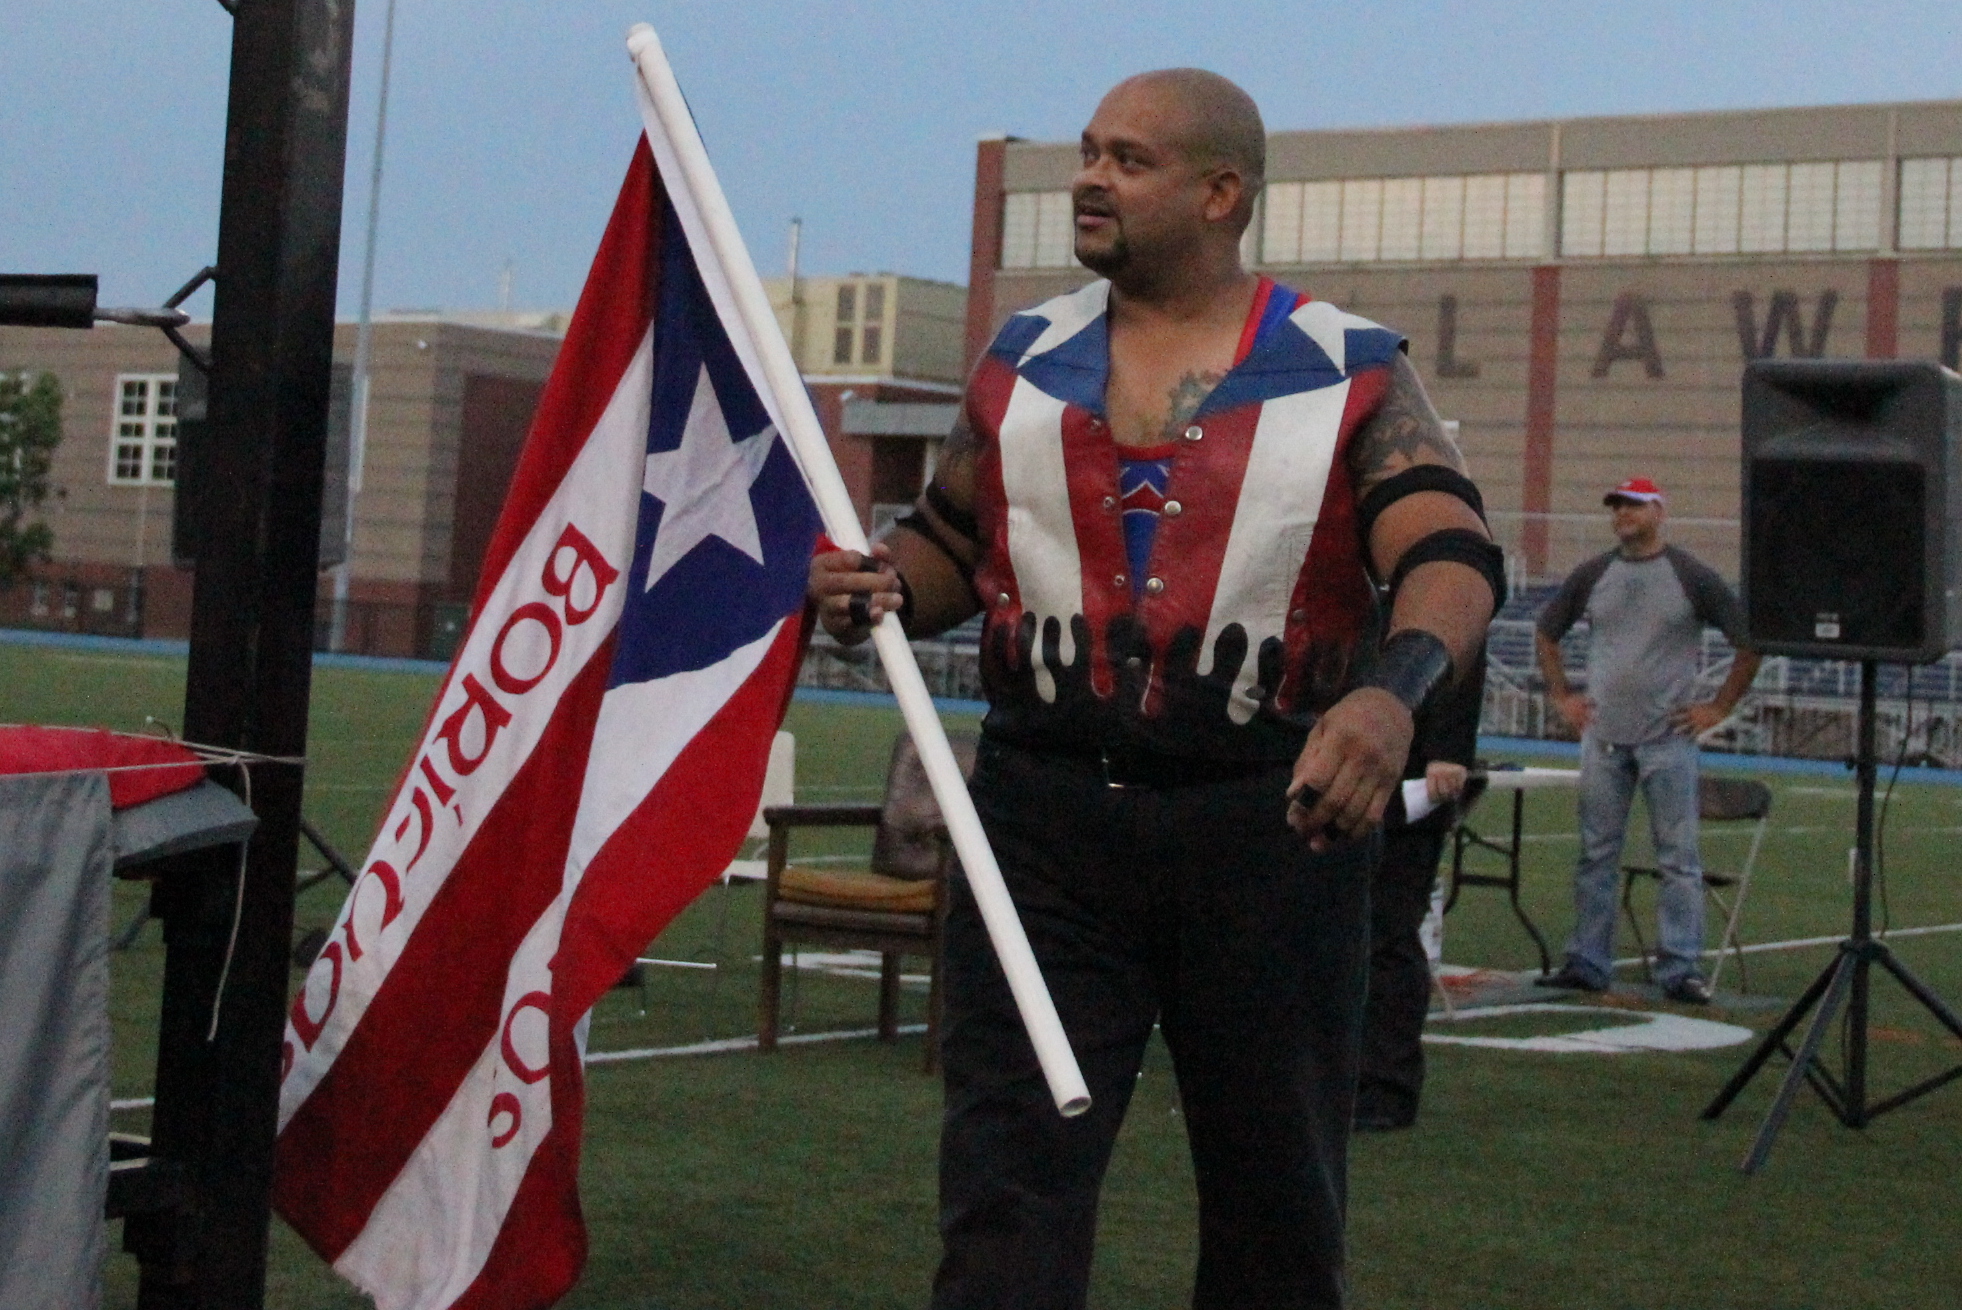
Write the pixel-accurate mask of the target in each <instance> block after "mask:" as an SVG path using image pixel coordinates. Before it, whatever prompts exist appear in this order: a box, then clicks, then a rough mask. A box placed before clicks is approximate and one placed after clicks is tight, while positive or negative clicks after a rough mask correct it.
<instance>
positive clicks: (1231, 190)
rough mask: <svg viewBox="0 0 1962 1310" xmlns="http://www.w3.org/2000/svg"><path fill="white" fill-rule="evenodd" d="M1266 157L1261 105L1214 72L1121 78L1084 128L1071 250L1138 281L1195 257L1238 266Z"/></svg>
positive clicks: (1177, 270) (1201, 263) (1089, 264)
mask: <svg viewBox="0 0 1962 1310" xmlns="http://www.w3.org/2000/svg"><path fill="white" fill-rule="evenodd" d="M1266 156H1267V132H1266V129H1265V127H1264V126H1263V125H1262V124H1261V121H1260V111H1259V110H1258V109H1256V108H1255V107H1254V102H1253V99H1252V98H1251V97H1250V96H1248V95H1247V93H1246V92H1245V91H1242V90H1241V89H1240V88H1239V87H1237V86H1235V85H1233V83H1231V82H1229V81H1227V80H1226V79H1225V78H1223V77H1221V76H1220V75H1219V74H1217V73H1208V72H1205V71H1203V70H1201V69H1197V68H1168V69H1164V70H1162V71H1160V72H1155V73H1140V74H1139V75H1138V76H1136V77H1131V78H1126V79H1125V80H1124V81H1122V82H1120V83H1118V84H1117V85H1116V86H1115V87H1112V88H1111V90H1110V93H1109V94H1108V95H1106V96H1105V97H1104V98H1103V100H1102V102H1101V103H1099V104H1098V106H1097V112H1096V113H1095V114H1093V115H1091V118H1090V122H1089V125H1088V126H1086V127H1085V128H1084V129H1083V141H1082V166H1081V167H1080V168H1078V170H1077V174H1076V178H1075V180H1074V181H1073V182H1072V184H1071V187H1070V191H1071V195H1072V198H1073V203H1074V207H1075V211H1076V257H1077V259H1078V261H1080V262H1081V263H1082V264H1083V265H1084V266H1085V267H1086V268H1089V269H1092V270H1094V271H1096V272H1098V273H1102V274H1103V275H1104V276H1105V277H1107V278H1110V279H1111V280H1112V281H1113V282H1122V281H1126V280H1128V281H1130V282H1131V283H1132V284H1133V288H1134V289H1135V288H1136V287H1137V286H1142V285H1143V284H1144V282H1145V281H1149V280H1152V279H1160V278H1166V277H1171V278H1177V277H1181V276H1185V275H1186V274H1187V273H1189V272H1190V271H1191V270H1192V269H1195V268H1215V269H1224V268H1227V267H1229V266H1230V267H1231V268H1233V269H1234V270H1237V269H1238V266H1239V250H1240V238H1241V235H1242V234H1243V233H1244V232H1245V231H1246V229H1247V224H1248V223H1250V222H1251V221H1252V220H1253V206H1254V197H1255V196H1257V195H1258V194H1259V193H1260V185H1261V176H1262V173H1263V172H1264V171H1265V168H1266ZM1195 261H1196V263H1195ZM1181 270H1183V271H1181Z"/></svg>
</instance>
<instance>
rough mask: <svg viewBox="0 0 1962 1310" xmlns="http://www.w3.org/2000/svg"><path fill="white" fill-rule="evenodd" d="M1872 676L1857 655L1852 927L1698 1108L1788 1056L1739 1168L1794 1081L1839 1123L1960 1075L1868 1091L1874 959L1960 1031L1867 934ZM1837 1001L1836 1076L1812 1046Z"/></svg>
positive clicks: (1715, 1105)
mask: <svg viewBox="0 0 1962 1310" xmlns="http://www.w3.org/2000/svg"><path fill="white" fill-rule="evenodd" d="M1878 682H1879V673H1878V666H1877V664H1876V663H1875V661H1873V660H1863V661H1861V664H1860V723H1859V730H1858V746H1857V753H1856V756H1855V769H1856V777H1857V779H1858V785H1859V809H1858V817H1857V819H1856V820H1855V825H1854V856H1853V933H1852V935H1851V936H1850V937H1848V938H1846V940H1844V941H1842V942H1841V943H1840V944H1839V953H1838V954H1837V955H1835V956H1834V957H1833V962H1832V963H1831V964H1829V965H1827V966H1826V969H1825V972H1823V973H1821V974H1820V975H1819V976H1818V977H1817V978H1815V979H1813V980H1812V985H1811V986H1809V987H1807V988H1806V989H1805V994H1804V995H1803V996H1801V997H1799V999H1798V1001H1797V1002H1796V1003H1795V1004H1794V1005H1793V1006H1792V1008H1791V1009H1789V1010H1787V1011H1786V1012H1785V1015H1784V1017H1783V1018H1781V1019H1780V1020H1779V1021H1778V1023H1777V1025H1776V1026H1775V1027H1773V1028H1772V1030H1771V1031H1770V1032H1768V1033H1766V1034H1765V1037H1764V1040H1763V1041H1761V1042H1759V1043H1758V1047H1757V1049H1756V1050H1755V1051H1753V1052H1752V1053H1751V1058H1750V1059H1748V1060H1746V1061H1745V1062H1744V1067H1743V1068H1741V1069H1739V1070H1738V1071H1737V1073H1736V1074H1735V1075H1734V1076H1732V1078H1731V1080H1730V1081H1729V1082H1728V1083H1726V1084H1725V1085H1724V1089H1723V1090H1722V1091H1720V1092H1718V1093H1717V1098H1716V1099H1715V1100H1714V1101H1712V1102H1710V1104H1709V1106H1708V1107H1707V1108H1706V1109H1705V1110H1704V1111H1703V1117H1704V1118H1705V1119H1715V1118H1717V1117H1718V1116H1719V1115H1721V1114H1723V1112H1724V1111H1725V1110H1726V1109H1727V1108H1729V1106H1730V1103H1731V1102H1732V1101H1733V1100H1735V1099H1737V1094H1738V1093H1739V1092H1741V1091H1743V1090H1744V1088H1745V1086H1746V1084H1748V1083H1749V1082H1750V1081H1751V1079H1753V1078H1754V1077H1756V1076H1757V1074H1758V1071H1759V1070H1760V1069H1762V1068H1764V1066H1765V1063H1766V1062H1767V1061H1768V1060H1770V1059H1771V1057H1772V1056H1773V1055H1775V1054H1777V1053H1779V1052H1781V1051H1782V1052H1783V1053H1784V1054H1785V1055H1786V1056H1787V1057H1788V1058H1790V1060H1791V1061H1792V1065H1791V1068H1790V1069H1788V1070H1787V1071H1786V1073H1785V1081H1784V1083H1783V1084H1781V1085H1780V1087H1779V1088H1778V1096H1777V1099H1775V1100H1774V1101H1772V1103H1771V1111H1770V1113H1768V1114H1766V1115H1765V1117H1764V1123H1763V1125H1762V1126H1761V1127H1760V1128H1759V1129H1758V1136H1757V1140H1755V1141H1754V1142H1752V1143H1751V1150H1750V1154H1748V1155H1746V1156H1745V1157H1744V1163H1743V1165H1742V1166H1741V1168H1742V1169H1743V1171H1744V1172H1745V1173H1747V1174H1752V1173H1756V1172H1757V1171H1758V1169H1759V1168H1760V1167H1761V1166H1762V1165H1763V1164H1764V1162H1765V1159H1766V1158H1767V1157H1768V1156H1770V1154H1771V1145H1772V1142H1773V1141H1774V1140H1776V1138H1777V1136H1778V1130H1779V1129H1780V1128H1782V1127H1783V1126H1784V1124H1785V1118H1786V1116H1787V1115H1788V1114H1790V1113H1791V1109H1792V1101H1793V1099H1794V1098H1795V1097H1796V1096H1797V1095H1798V1090H1799V1085H1800V1084H1801V1083H1809V1084H1810V1085H1811V1087H1812V1090H1813V1091H1815V1092H1817V1093H1818V1094H1819V1099H1820V1100H1822V1101H1824V1102H1825V1103H1826V1108H1827V1109H1829V1110H1831V1111H1832V1113H1833V1117H1834V1118H1836V1119H1838V1120H1839V1121H1840V1122H1841V1123H1842V1124H1844V1125H1846V1126H1847V1127H1848V1128H1864V1127H1866V1126H1867V1125H1868V1124H1869V1123H1872V1122H1873V1121H1874V1120H1875V1119H1877V1118H1879V1117H1880V1116H1881V1115H1883V1114H1885V1113H1887V1112H1888V1111H1889V1110H1896V1109H1899V1108H1900V1107H1901V1106H1903V1105H1906V1104H1907V1103H1908V1102H1909V1101H1912V1100H1914V1099H1915V1098H1917V1097H1920V1096H1924V1095H1926V1094H1927V1093H1929V1092H1932V1091H1934V1090H1935V1089H1936V1088H1937V1087H1940V1086H1942V1085H1943V1084H1945V1083H1948V1082H1951V1081H1953V1080H1954V1079H1956V1078H1962V1065H1957V1066H1956V1067H1954V1068H1952V1069H1949V1070H1947V1071H1945V1072H1943V1073H1939V1074H1936V1075H1935V1076H1934V1077H1932V1078H1927V1079H1924V1080H1923V1081H1921V1082H1918V1083H1916V1084H1915V1085H1914V1086H1912V1087H1910V1088H1908V1089H1907V1090H1905V1091H1901V1092H1896V1093H1895V1094H1894V1095H1892V1096H1889V1097H1885V1098H1883V1099H1881V1100H1878V1101H1870V1100H1868V1098H1867V1025H1868V1019H1869V1013H1868V1003H1869V1001H1870V1000H1871V990H1870V989H1871V985H1872V980H1871V978H1870V976H1869V975H1870V974H1871V973H1872V970H1873V967H1874V966H1875V965H1879V966H1880V967H1881V968H1882V969H1884V970H1886V972H1887V973H1888V974H1889V975H1890V976H1892V977H1893V979H1894V981H1895V982H1898V983H1899V984H1900V985H1901V986H1902V987H1903V988H1904V989H1905V990H1906V991H1907V993H1908V995H1909V996H1912V997H1913V998H1914V999H1915V1000H1916V1001H1918V1002H1919V1003H1920V1004H1921V1007H1922V1008H1923V1009H1925V1010H1927V1011H1928V1013H1930V1014H1932V1015H1934V1016H1935V1018H1936V1019H1938V1020H1940V1021H1941V1023H1942V1025H1943V1026H1944V1027H1946V1028H1947V1029H1948V1030H1949V1032H1951V1033H1953V1034H1954V1035H1955V1036H1956V1037H1958V1038H1962V1018H1958V1017H1957V1016H1956V1013H1955V1011H1953V1010H1951V1009H1950V1008H1949V1007H1948V1006H1947V1004H1946V1003H1944V1002H1943V1001H1942V999H1941V998H1940V997H1939V996H1937V995H1935V993H1934V992H1932V991H1930V990H1929V989H1928V987H1927V985H1926V984H1924V983H1923V982H1922V981H1921V980H1920V979H1918V978H1916V977H1915V976H1914V975H1913V974H1912V973H1910V972H1909V971H1908V968H1907V966H1906V965H1904V964H1902V963H1901V962H1900V961H1899V960H1897V959H1895V958H1894V953H1893V951H1891V950H1889V949H1888V947H1887V943H1886V942H1884V941H1881V940H1879V939H1878V938H1876V937H1875V936H1874V935H1873V852H1874V831H1873V822H1874V814H1873V791H1874V772H1875V767H1874V700H1875V697H1876V685H1877V683H1878ZM1814 1006H1817V1007H1818V1009H1817V1012H1816V1013H1812V1011H1813V1007H1814ZM1842 1006H1844V1007H1845V1009H1846V1042H1845V1047H1846V1068H1845V1076H1844V1077H1843V1078H1839V1077H1835V1076H1834V1075H1833V1073H1832V1071H1831V1070H1829V1069H1827V1068H1826V1065H1825V1062H1824V1061H1823V1060H1822V1059H1820V1055H1819V1051H1820V1047H1821V1046H1822V1045H1823V1044H1824V1042H1825V1037H1826V1033H1827V1031H1828V1030H1829V1029H1830V1028H1831V1027H1832V1023H1833V1018H1834V1016H1835V1015H1837V1014H1838V1013H1839V1011H1840V1008H1841V1007H1842ZM1808 1013H1812V1025H1811V1027H1809V1028H1807V1029H1806V1032H1805V1039H1804V1041H1802V1042H1801V1043H1800V1044H1799V1049H1798V1053H1797V1054H1793V1052H1792V1048H1791V1046H1790V1045H1789V1044H1788V1039H1789V1038H1790V1037H1791V1035H1792V1033H1793V1032H1794V1031H1796V1030H1797V1028H1798V1026H1799V1024H1801V1023H1803V1022H1804V1021H1805V1016H1806V1015H1807V1014H1808Z"/></svg>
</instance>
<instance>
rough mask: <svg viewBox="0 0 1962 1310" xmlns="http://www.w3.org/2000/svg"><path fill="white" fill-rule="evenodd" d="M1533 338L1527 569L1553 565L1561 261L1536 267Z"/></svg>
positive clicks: (1525, 501) (1524, 496) (1537, 572)
mask: <svg viewBox="0 0 1962 1310" xmlns="http://www.w3.org/2000/svg"><path fill="white" fill-rule="evenodd" d="M1529 331H1530V335H1531V344H1530V347H1529V349H1528V354H1527V360H1526V452H1525V460H1524V468H1523V469H1522V470H1521V472H1522V481H1523V483H1524V485H1523V486H1522V488H1521V495H1520V508H1521V509H1523V510H1525V511H1526V516H1527V517H1526V522H1525V525H1524V529H1525V531H1524V542H1523V544H1524V547H1525V553H1526V571H1527V573H1528V574H1530V575H1532V576H1533V577H1540V576H1542V575H1543V574H1545V572H1546V567H1547V520H1546V518H1545V515H1547V514H1549V513H1551V512H1552V510H1553V412H1554V395H1555V391H1556V385H1557V383H1556V379H1557V376H1558V373H1559V368H1560V266H1559V265H1558V264H1544V265H1541V266H1540V267H1539V268H1536V269H1534V270H1533V315H1532V324H1531V327H1530V329H1529Z"/></svg>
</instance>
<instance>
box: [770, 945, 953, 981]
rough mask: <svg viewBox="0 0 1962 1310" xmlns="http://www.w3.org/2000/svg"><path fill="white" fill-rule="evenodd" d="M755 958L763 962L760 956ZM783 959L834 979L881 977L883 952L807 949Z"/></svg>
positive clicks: (918, 977)
mask: <svg viewBox="0 0 1962 1310" xmlns="http://www.w3.org/2000/svg"><path fill="white" fill-rule="evenodd" d="M750 958H751V959H752V960H756V961H759V962H760V961H761V960H762V959H763V957H762V956H760V955H753V956H751V957H750ZM783 962H784V963H785V964H786V965H788V966H790V967H791V968H794V969H808V970H810V971H811V972H812V973H822V974H826V975H829V976H830V977H833V978H877V977H878V976H879V953H878V952H877V951H805V952H802V953H801V954H799V955H796V956H794V957H793V956H792V955H791V953H790V952H789V951H785V952H784V953H783ZM899 981H901V982H903V983H906V984H907V985H908V986H912V987H924V986H926V985H927V982H928V981H929V979H928V977H927V975H926V974H923V973H902V974H900V975H899Z"/></svg>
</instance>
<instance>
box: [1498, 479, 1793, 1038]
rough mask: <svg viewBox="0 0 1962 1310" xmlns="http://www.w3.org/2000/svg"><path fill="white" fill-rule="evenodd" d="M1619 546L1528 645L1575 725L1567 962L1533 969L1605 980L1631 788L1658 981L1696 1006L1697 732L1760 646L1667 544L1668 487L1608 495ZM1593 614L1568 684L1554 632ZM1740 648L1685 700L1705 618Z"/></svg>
mask: <svg viewBox="0 0 1962 1310" xmlns="http://www.w3.org/2000/svg"><path fill="white" fill-rule="evenodd" d="M1604 503H1605V504H1606V505H1607V506H1608V507H1609V509H1610V511H1611V512H1612V514H1613V518H1614V531H1615V537H1616V538H1617V540H1619V541H1620V543H1621V544H1620V545H1619V546H1618V547H1616V548H1615V549H1614V550H1611V551H1608V552H1607V553H1605V554H1602V555H1597V556H1595V557H1594V558H1593V559H1591V560H1589V561H1587V562H1586V563H1585V564H1583V565H1581V566H1580V567H1579V568H1577V569H1575V570H1574V571H1573V573H1571V574H1570V575H1568V578H1567V581H1566V582H1565V583H1563V584H1562V585H1561V588H1560V590H1559V592H1558V593H1557V594H1556V595H1555V596H1554V598H1553V599H1552V600H1551V601H1549V602H1548V603H1547V607H1546V609H1545V610H1544V611H1542V612H1541V614H1540V620H1539V626H1538V632H1537V634H1536V637H1535V645H1536V647H1537V648H1538V652H1539V660H1540V672H1541V673H1542V674H1543V675H1544V676H1545V678H1546V685H1547V697H1548V699H1549V700H1550V701H1551V702H1552V703H1553V705H1554V706H1555V707H1556V708H1557V709H1558V710H1559V711H1560V714H1561V715H1562V717H1564V718H1565V719H1566V720H1567V721H1568V722H1569V723H1571V724H1573V725H1574V727H1575V728H1576V729H1578V730H1579V732H1580V734H1581V776H1580V829H1581V832H1580V835H1581V853H1580V865H1579V868H1578V869H1577V870H1576V871H1575V875H1574V932H1573V936H1572V937H1570V938H1569V939H1568V941H1567V959H1566V963H1565V964H1563V965H1562V966H1561V967H1560V970H1559V971H1558V972H1557V973H1554V974H1550V975H1548V976H1547V977H1545V978H1542V979H1540V980H1539V981H1540V982H1541V983H1543V984H1544V985H1547V986H1551V987H1574V988H1580V989H1582V990H1585V991H1591V992H1598V991H1605V990H1606V989H1607V986H1608V983H1609V977H1610V971H1611V968H1612V961H1613V959H1614V937H1615V914H1616V909H1617V905H1618V900H1619V893H1620V888H1621V872H1620V862H1621V847H1622V840H1623V838H1624V836H1625V835H1626V832H1627V828H1628V809H1629V806H1630V804H1631V803H1632V802H1633V801H1634V799H1635V791H1636V789H1637V788H1638V787H1639V788H1640V789H1641V791H1642V794H1643V796H1644V798H1645V799H1646V800H1647V801H1648V809H1649V828H1650V833H1651V836H1652V837H1653V839H1654V843H1655V855H1656V867H1657V868H1658V869H1659V870H1660V871H1661V874H1662V890H1661V893H1660V894H1659V896H1658V898H1657V901H1656V962H1655V980H1656V982H1657V983H1658V984H1659V985H1660V986H1661V987H1662V990H1663V993H1664V994H1665V995H1667V996H1668V997H1669V998H1670V999H1671V1000H1674V1001H1683V1002H1687V1003H1690V1004H1696V1005H1701V1004H1703V1003H1705V1002H1707V1001H1708V1000H1709V999H1710V987H1709V984H1708V983H1706V982H1705V981H1704V979H1703V975H1702V973H1701V972H1700V970H1699V964H1700V957H1701V954H1702V951H1703V865H1702V862H1701V861H1700V860H1699V859H1698V857H1697V850H1696V829H1697V786H1696V775H1697V747H1696V738H1697V737H1698V735H1700V734H1702V733H1704V732H1707V731H1709V730H1710V729H1711V728H1714V727H1716V726H1717V725H1718V724H1719V723H1722V722H1723V721H1724V720H1725V719H1726V718H1728V717H1729V716H1730V713H1731V711H1732V710H1733V709H1735V708H1736V706H1737V702H1738V700H1739V699H1740V698H1742V696H1743V695H1744V693H1745V692H1746V691H1747V690H1749V689H1750V686H1751V679H1752V678H1753V677H1754V676H1756V674H1757V671H1758V654H1757V652H1756V651H1753V650H1749V649H1747V648H1746V647H1745V646H1744V645H1743V639H1744V612H1743V609H1742V607H1741V606H1739V604H1738V603H1737V598H1736V596H1734V595H1732V594H1731V590H1730V588H1729V587H1727V586H1726V585H1724V580H1723V579H1722V578H1720V577H1718V576H1717V574H1716V572H1715V571H1714V570H1713V569H1711V568H1710V566H1709V565H1707V564H1705V563H1703V562H1702V561H1701V560H1699V559H1697V558H1696V557H1695V556H1693V555H1691V554H1690V553H1689V552H1688V551H1686V550H1682V549H1679V548H1678V547H1675V546H1669V545H1665V544H1663V540H1662V521H1663V513H1664V511H1663V503H1662V492H1661V491H1660V490H1659V489H1658V488H1657V487H1656V485H1655V484H1654V483H1653V482H1651V481H1649V480H1648V479H1647V478H1632V479H1630V480H1629V481H1627V482H1624V483H1622V484H1621V485H1620V486H1618V487H1616V488H1615V489H1614V490H1613V491H1611V492H1609V493H1608V494H1607V496H1606V497H1605V498H1604ZM1582 618H1585V619H1586V620H1587V622H1588V646H1587V691H1586V693H1585V694H1583V693H1581V692H1577V691H1575V690H1573V689H1572V688H1571V687H1569V686H1568V685H1567V677H1566V673H1565V671H1564V670H1563V669H1562V667H1561V664H1560V638H1561V637H1562V636H1563V635H1565V633H1566V632H1567V630H1568V629H1569V628H1571V627H1573V626H1574V624H1575V623H1576V622H1578V621H1579V620H1580V619H1582ZM1706 625H1707V626H1710V627H1715V628H1720V629H1722V631H1723V634H1724V635H1725V636H1726V637H1728V638H1729V639H1730V642H1731V644H1732V645H1733V646H1735V647H1736V648H1737V658H1736V660H1735V662H1733V663H1732V665H1731V668H1730V676H1729V677H1728V678H1726V679H1725V680H1724V685H1723V688H1722V689H1721V690H1720V691H1718V693H1717V695H1716V698H1715V699H1714V700H1709V701H1704V702H1701V703H1692V701H1691V699H1690V698H1691V695H1692V694H1693V692H1694V689H1695V681H1696V669H1697V655H1698V651H1699V648H1700V646H1701V644H1702V637H1703V629H1704V627H1705V626H1706Z"/></svg>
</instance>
